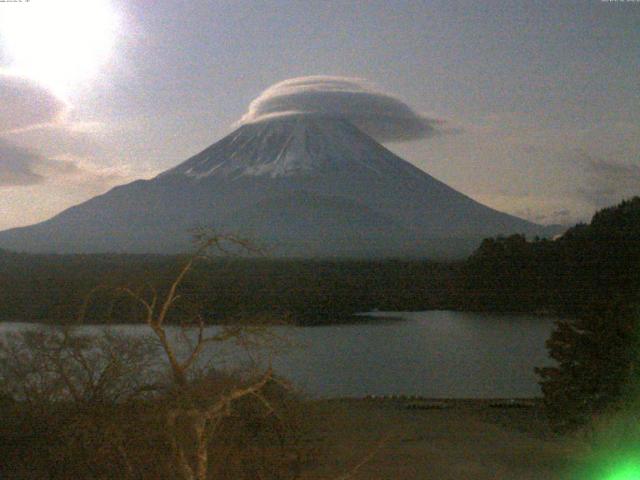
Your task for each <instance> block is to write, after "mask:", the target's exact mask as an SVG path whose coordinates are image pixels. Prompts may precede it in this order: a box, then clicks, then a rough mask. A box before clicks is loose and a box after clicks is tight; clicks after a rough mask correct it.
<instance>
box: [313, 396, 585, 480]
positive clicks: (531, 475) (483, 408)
mask: <svg viewBox="0 0 640 480" xmlns="http://www.w3.org/2000/svg"><path fill="white" fill-rule="evenodd" d="M315 409H316V415H315V417H316V419H317V421H318V426H317V429H316V431H317V432H318V441H319V442H318V443H319V444H324V445H326V446H325V447H323V448H324V451H323V452H321V453H322V455H321V457H322V458H323V459H324V461H323V462H322V465H321V466H319V467H318V468H317V469H315V470H314V473H313V474H312V476H311V477H309V478H313V479H316V478H317V479H321V478H323V479H328V478H329V479H337V478H341V479H347V478H349V479H354V480H355V479H362V480H365V479H366V480H378V479H380V480H382V479H385V480H430V479H434V480H467V479H468V480H485V479H486V480H503V479H504V480H555V479H564V478H565V477H564V473H563V472H565V471H566V468H567V466H568V465H569V459H570V458H571V457H572V456H573V454H574V452H575V451H576V450H577V449H578V448H579V445H577V444H576V442H574V441H572V440H570V439H568V438H563V437H558V436H555V435H553V434H552V432H551V431H550V430H549V429H548V427H547V425H546V422H545V420H544V415H543V414H542V412H541V409H540V407H539V405H538V404H537V403H535V402H522V403H518V404H516V405H513V404H509V403H508V402H499V401H498V402H496V401H485V400H469V401H460V400H458V401H441V400H439V401H436V400H434V401H426V400H413V401H412V400H392V399H384V400H381V399H375V400H372V399H368V400H367V399H362V400H323V401H317V402H315ZM342 475H344V476H342Z"/></svg>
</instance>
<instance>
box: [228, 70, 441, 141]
mask: <svg viewBox="0 0 640 480" xmlns="http://www.w3.org/2000/svg"><path fill="white" fill-rule="evenodd" d="M300 114H322V115H330V116H337V117H342V118H346V119H347V120H349V121H350V122H352V123H353V124H354V125H356V126H357V127H359V128H360V129H362V130H363V131H364V132H366V133H367V134H368V135H371V136H372V137H374V138H375V139H376V140H378V141H381V142H386V141H388V142H394V141H395V142H398V141H408V140H418V139H422V138H427V137H430V136H433V135H435V134H437V133H439V132H440V131H441V129H440V128H439V127H442V125H443V123H444V122H443V121H442V120H439V119H436V118H430V117H426V116H423V115H421V114H419V113H417V112H415V111H413V110H412V109H411V108H410V107H409V106H408V105H407V104H406V103H404V102H403V101H402V100H400V99H398V98H396V97H394V96H392V95H390V94H387V93H383V92H380V91H378V90H376V89H375V87H374V86H372V85H370V84H369V83H368V82H366V81H365V80H362V79H358V78H349V77H331V76H310V77H298V78H291V79H288V80H285V81H282V82H279V83H276V84H274V85H272V86H271V87H269V88H267V89H266V90H265V91H264V92H262V93H261V94H260V95H259V96H258V97H257V98H256V99H255V100H253V101H252V102H251V104H250V105H249V110H248V111H247V113H246V114H244V115H243V117H242V118H241V119H240V122H239V123H241V124H242V123H252V122H259V121H262V120H266V119H269V118H272V117H275V116H287V115H300Z"/></svg>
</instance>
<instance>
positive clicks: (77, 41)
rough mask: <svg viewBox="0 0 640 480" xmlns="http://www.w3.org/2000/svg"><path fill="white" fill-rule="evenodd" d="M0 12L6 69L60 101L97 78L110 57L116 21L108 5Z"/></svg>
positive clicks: (18, 6) (84, 2)
mask: <svg viewBox="0 0 640 480" xmlns="http://www.w3.org/2000/svg"><path fill="white" fill-rule="evenodd" d="M7 7H8V8H7ZM2 10H3V11H2V15H1V16H0V40H1V42H2V50H3V54H4V58H5V62H7V63H6V64H5V65H4V66H5V67H7V68H6V69H5V70H7V71H10V72H12V73H15V74H18V75H21V76H25V77H28V78H32V79H33V80H35V81H37V82H39V83H41V84H43V85H44V86H46V87H48V88H50V89H51V90H52V91H53V92H54V93H56V94H58V95H60V96H61V97H63V98H65V97H68V96H69V95H70V94H71V93H72V92H73V91H74V89H75V88H77V87H78V86H79V85H80V84H82V83H84V82H86V81H88V80H90V79H91V78H92V77H93V76H94V75H96V73H97V72H98V70H99V68H100V67H101V66H102V65H103V64H104V63H105V62H106V61H107V60H108V59H109V57H110V55H111V53H112V49H113V46H114V42H115V37H116V34H117V28H118V18H117V15H116V13H115V10H114V9H113V6H112V4H111V1H110V0H31V1H30V2H28V3H7V4H5V5H3V9H2Z"/></svg>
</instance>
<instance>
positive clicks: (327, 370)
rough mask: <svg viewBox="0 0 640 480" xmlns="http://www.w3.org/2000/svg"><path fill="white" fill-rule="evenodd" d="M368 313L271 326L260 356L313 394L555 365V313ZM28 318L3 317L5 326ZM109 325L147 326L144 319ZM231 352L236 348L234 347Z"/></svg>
mask: <svg viewBox="0 0 640 480" xmlns="http://www.w3.org/2000/svg"><path fill="white" fill-rule="evenodd" d="M369 315H371V316H372V317H374V320H373V321H371V322H367V323H357V324H341V325H330V326H318V327H269V328H270V330H271V331H272V332H274V333H277V334H278V335H279V336H281V337H284V338H286V339H287V346H286V347H284V348H282V347H279V348H277V349H276V350H277V351H278V353H276V354H272V353H271V352H267V351H266V350H265V351H264V352H262V353H261V354H260V355H258V357H259V358H258V362H264V361H265V358H267V357H269V358H270V360H271V362H272V364H273V366H274V369H275V370H276V372H279V373H280V374H281V375H283V376H285V377H286V378H288V379H289V380H291V381H292V382H293V383H294V384H295V385H296V386H298V387H300V388H301V389H303V390H304V391H305V392H307V393H308V394H309V395H311V396H314V397H362V396H366V395H394V394H395V395H397V394H401V395H419V396H424V397H430V398H514V397H534V396H539V395H540V388H539V386H538V384H537V377H536V375H535V374H534V372H533V368H534V367H536V366H544V365H549V364H551V360H550V359H549V357H548V355H547V351H546V349H545V345H544V344H545V341H546V339H547V338H548V337H549V334H550V333H551V330H552V329H553V322H554V319H553V318H540V317H533V316H526V315H496V314H485V313H466V312H452V311H427V312H375V313H372V314H369ZM25 325H26V324H20V323H0V333H2V332H6V331H10V330H14V329H20V328H24V326H25ZM82 328H83V330H87V331H98V329H100V328H104V327H101V326H87V327H82ZM110 328H115V329H117V330H120V331H124V332H127V333H133V334H140V335H142V334H145V332H147V329H146V327H145V326H142V325H118V326H115V327H110ZM217 328H218V327H209V329H208V330H211V331H215V330H216V329H217ZM209 353H210V354H213V351H211V352H209ZM226 353H227V354H228V355H230V356H231V357H233V358H238V355H239V353H238V350H237V348H231V349H229V350H227V351H226ZM231 363H233V360H232V361H231Z"/></svg>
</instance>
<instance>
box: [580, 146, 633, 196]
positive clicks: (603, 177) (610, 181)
mask: <svg viewBox="0 0 640 480" xmlns="http://www.w3.org/2000/svg"><path fill="white" fill-rule="evenodd" d="M579 157H580V161H581V165H582V166H583V168H585V171H586V173H587V183H586V184H585V185H584V186H582V187H580V188H578V193H580V194H581V195H582V196H583V197H584V198H586V199H587V200H588V201H589V202H590V203H591V204H592V205H594V206H595V207H597V208H601V207H605V206H609V205H612V204H614V203H617V202H619V201H621V200H623V199H625V198H628V197H631V196H633V195H638V193H639V192H640V165H639V164H632V163H626V162H625V163H623V162H619V161H608V160H603V159H601V158H594V157H591V156H590V155H589V154H587V153H585V152H580V155H579Z"/></svg>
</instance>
